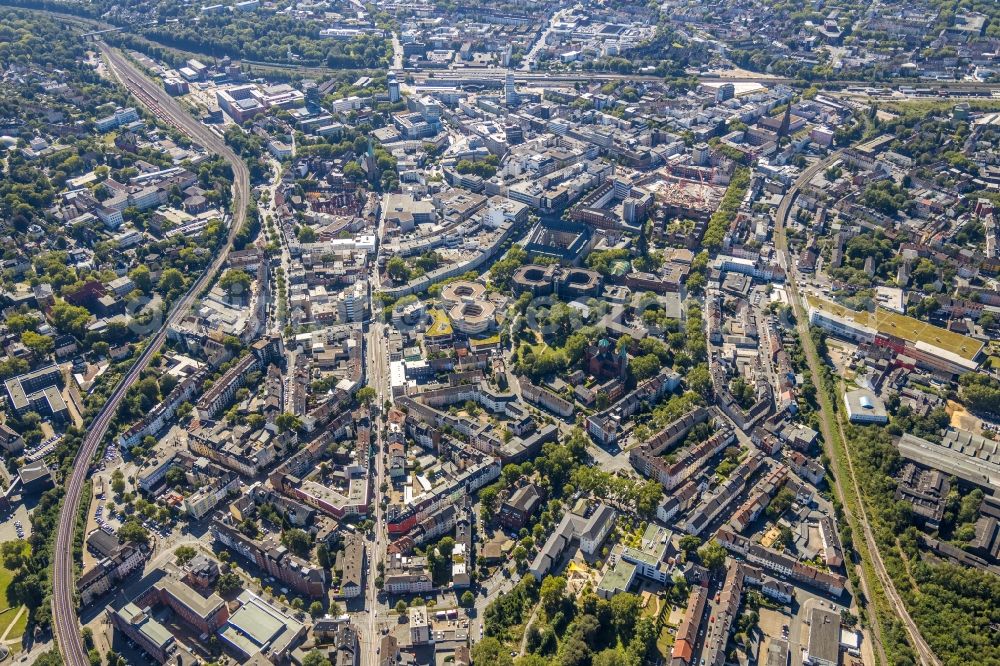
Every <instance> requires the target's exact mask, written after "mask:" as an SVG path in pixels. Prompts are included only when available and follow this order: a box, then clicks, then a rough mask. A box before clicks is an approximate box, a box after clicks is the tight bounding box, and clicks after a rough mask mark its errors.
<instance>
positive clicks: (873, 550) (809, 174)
mask: <svg viewBox="0 0 1000 666" xmlns="http://www.w3.org/2000/svg"><path fill="white" fill-rule="evenodd" d="M842 155H843V153H842V152H841V151H836V152H834V153H832V154H830V155H829V156H828V157H827V158H825V159H823V160H820V161H818V162H816V163H815V164H813V165H811V166H810V167H808V168H807V169H806V170H805V171H803V172H802V174H801V175H800V176H799V178H798V179H797V180H796V181H795V183H794V184H793V185H792V187H791V188H789V190H788V192H786V193H785V196H784V198H783V199H782V200H781V203H780V204H779V205H778V210H777V212H776V214H775V219H774V245H775V248H776V249H777V250H778V252H779V253H781V254H783V255H784V257H785V260H786V261H785V264H786V265H785V271H786V275H787V278H788V281H787V284H788V290H789V300H790V301H791V303H792V308H793V310H794V312H795V319H796V322H797V323H798V328H799V338H800V339H801V341H802V348H803V350H804V351H805V353H806V360H807V363H808V364H809V370H810V372H811V374H812V375H813V378H814V382H815V384H816V386H817V388H818V389H819V390H818V391H817V398H818V402H819V406H820V420H819V422H820V429H821V430H822V431H823V442H824V448H825V449H826V453H827V455H828V456H829V458H830V460H831V463H832V464H833V465H834V466H835V467H839V466H838V465H837V460H838V457H837V455H836V452H835V451H834V450H833V446H834V444H833V438H834V437H838V438H839V439H840V443H841V446H843V448H844V455H845V457H846V459H847V466H848V468H847V469H846V470H845V469H837V470H836V473H835V474H834V482H835V485H836V488H837V494H838V495H839V496H840V499H841V504H842V505H843V507H844V511H845V512H846V513H847V514H848V515H849V516H850V515H853V514H854V513H855V512H854V511H853V510H852V508H851V503H849V502H845V501H843V499H844V496H845V491H847V490H850V491H851V492H853V494H854V495H855V496H856V497H857V506H858V508H859V509H860V511H859V512H858V514H857V515H854V518H855V519H856V520H857V522H858V523H859V524H860V525H861V531H862V532H863V534H864V538H865V544H866V546H867V549H868V552H869V554H870V558H869V559H871V562H872V568H873V569H874V570H875V573H876V574H877V576H878V578H879V582H880V583H881V585H882V589H883V590H884V591H885V595H886V597H887V599H888V601H889V603H890V604H891V605H892V607H893V609H894V610H895V611H896V614H897V615H898V616H899V618H900V619H901V620H902V621H903V626H904V627H905V628H906V633H907V635H908V636H909V638H910V643H911V644H912V645H913V646H914V647H915V648H916V651H917V656H918V657H919V659H920V662H921V664H923V665H924V666H940V665H941V662H940V661H939V660H938V658H937V656H935V654H934V651H933V650H931V648H930V646H929V645H928V644H927V641H925V640H924V637H923V635H921V633H920V630H919V628H918V627H917V624H916V622H914V621H913V618H912V617H910V613H909V611H907V609H906V605H905V604H904V603H903V600H902V598H901V597H900V596H899V593H898V592H897V591H896V586H895V585H894V583H893V581H892V578H890V577H889V572H888V570H886V568H885V563H884V562H883V561H882V556H881V554H880V553H879V549H878V544H877V543H876V542H875V535H874V534H873V533H872V528H871V524H870V523H869V521H868V511H867V509H866V508H865V500H864V497H863V496H862V494H861V488H860V486H859V485H858V480H857V477H856V476H855V474H854V462H853V460H852V458H851V451H850V448H849V447H848V445H847V438H846V437H845V436H844V430H843V425H842V424H841V421H840V419H839V417H837V416H836V414H835V413H833V411H832V409H831V406H830V405H828V404H827V403H828V396H827V394H826V393H825V391H824V390H823V388H822V386H821V383H820V377H821V375H820V363H821V362H822V361H821V360H820V359H819V356H818V354H817V353H816V347H815V346H814V345H813V343H812V339H811V338H810V337H809V321H808V314H807V313H806V312H804V309H803V307H802V301H801V299H800V295H799V288H798V285H797V284H796V282H795V274H796V271H795V261H794V259H793V257H791V256H790V255H789V254H788V240H787V237H786V235H785V225H786V224H787V222H788V215H789V213H791V208H792V204H793V203H794V202H795V199H796V197H797V196H798V194H799V191H800V190H801V189H802V188H803V187H805V186H806V185H808V184H809V182H810V181H811V180H812V179H813V177H815V176H816V174H818V173H819V172H820V171H822V170H823V169H825V168H827V167H828V166H830V165H832V164H833V163H835V162H836V161H837V160H839V159H840V158H841V156H842ZM827 416H831V417H832V418H833V420H834V421H835V422H836V427H837V429H836V431H835V432H834V431H832V429H831V428H830V427H829V421H828V419H827ZM848 475H849V477H850V478H849V484H850V485H849V486H848V487H845V485H844V482H845V479H846V477H847V476H848ZM866 580H867V577H866V576H865V575H864V571H863V569H862V576H861V581H862V583H864V582H866ZM869 596H871V595H870V594H869ZM871 612H872V613H875V612H876V610H875V608H871ZM874 619H875V622H873V623H872V627H873V628H874V629H875V630H876V631H878V630H879V624H878V618H874ZM878 648H879V651H880V652H882V660H883V661H885V654H884V652H883V646H882V645H881V641H880V642H879V645H878Z"/></svg>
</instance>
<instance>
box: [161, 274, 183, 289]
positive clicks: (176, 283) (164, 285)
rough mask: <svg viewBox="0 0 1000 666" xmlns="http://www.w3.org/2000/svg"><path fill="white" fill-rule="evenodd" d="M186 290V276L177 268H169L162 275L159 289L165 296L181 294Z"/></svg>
mask: <svg viewBox="0 0 1000 666" xmlns="http://www.w3.org/2000/svg"><path fill="white" fill-rule="evenodd" d="M183 288H184V274H183V273H181V272H180V271H179V270H177V269H176V268H168V269H166V270H164V271H163V272H162V273H160V284H159V289H160V291H161V292H163V293H165V294H169V293H171V292H179V291H180V290H182V289H183Z"/></svg>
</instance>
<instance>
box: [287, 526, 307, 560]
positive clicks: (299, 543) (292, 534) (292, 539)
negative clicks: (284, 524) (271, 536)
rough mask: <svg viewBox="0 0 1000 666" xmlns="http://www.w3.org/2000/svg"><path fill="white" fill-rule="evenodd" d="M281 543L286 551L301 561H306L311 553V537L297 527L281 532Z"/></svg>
mask: <svg viewBox="0 0 1000 666" xmlns="http://www.w3.org/2000/svg"><path fill="white" fill-rule="evenodd" d="M281 543H282V545H283V546H285V547H286V548H288V550H290V551H292V552H293V553H295V554H296V555H298V556H299V557H301V558H303V559H308V558H309V555H310V553H311V552H312V546H313V544H312V537H310V536H309V533H308V532H305V531H304V530H300V529H298V528H297V527H293V528H292V529H290V530H285V531H284V532H282V534H281Z"/></svg>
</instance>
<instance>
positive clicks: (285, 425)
mask: <svg viewBox="0 0 1000 666" xmlns="http://www.w3.org/2000/svg"><path fill="white" fill-rule="evenodd" d="M274 424H275V425H276V426H278V429H279V430H281V432H289V431H292V430H298V429H299V428H301V427H302V420H301V419H299V417H297V416H296V415H295V414H291V413H289V412H283V413H281V414H278V416H276V417H275V419H274Z"/></svg>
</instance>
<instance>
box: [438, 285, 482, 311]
mask: <svg viewBox="0 0 1000 666" xmlns="http://www.w3.org/2000/svg"><path fill="white" fill-rule="evenodd" d="M485 297H486V287H484V286H483V285H481V284H479V283H478V282H472V281H471V280H456V281H455V282H449V283H448V284H446V285H445V286H444V287H442V288H441V300H442V301H443V302H444V304H445V305H446V306H447V307H448V308H451V307H452V306H454V305H456V304H458V303H462V302H465V301H479V300H482V299H484V298H485Z"/></svg>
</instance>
